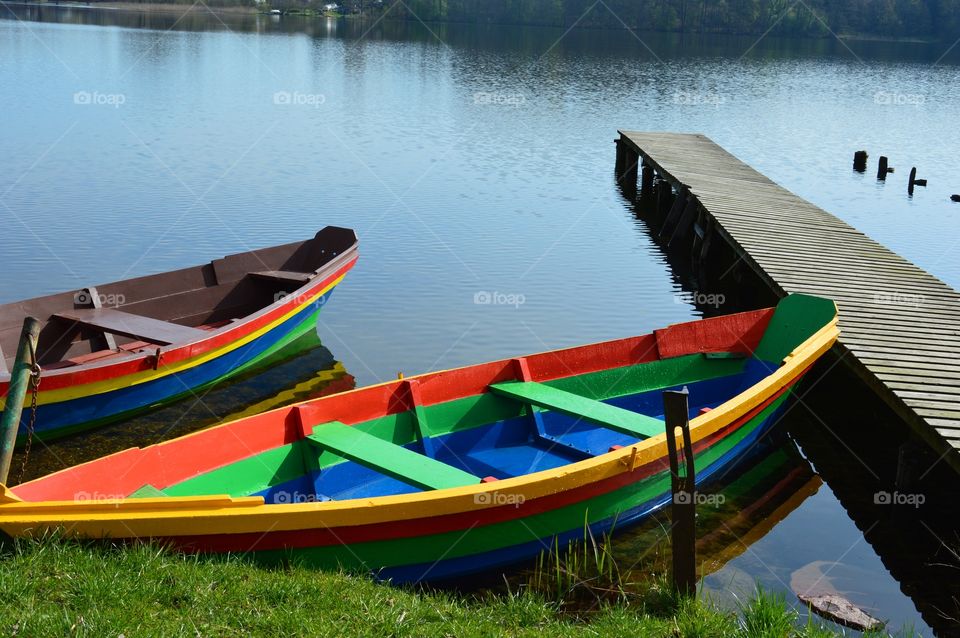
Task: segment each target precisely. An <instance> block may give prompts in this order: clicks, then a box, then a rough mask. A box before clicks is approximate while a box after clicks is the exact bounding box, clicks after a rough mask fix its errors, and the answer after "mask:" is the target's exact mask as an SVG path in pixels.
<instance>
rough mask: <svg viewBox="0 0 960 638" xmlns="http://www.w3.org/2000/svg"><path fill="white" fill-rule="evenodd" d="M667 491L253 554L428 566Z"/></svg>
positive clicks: (716, 451) (653, 480) (566, 526)
mask: <svg viewBox="0 0 960 638" xmlns="http://www.w3.org/2000/svg"><path fill="white" fill-rule="evenodd" d="M786 396H787V395H784V396H783V397H780V398H779V399H777V400H776V401H775V402H774V403H773V404H771V405H770V406H769V407H767V409H765V410H764V411H763V412H761V413H760V414H759V415H757V416H756V417H754V418H753V419H751V420H750V421H749V422H748V423H746V424H744V425H743V426H742V427H741V428H740V429H739V430H738V431H737V432H734V433H732V434H731V435H730V436H728V437H726V438H724V439H722V440H721V441H718V442H717V443H715V444H714V445H713V446H711V447H710V448H708V449H707V450H703V451H701V452H700V453H699V454H698V455H696V457H695V463H696V465H697V466H698V467H708V466H709V465H710V464H711V463H713V462H715V461H716V460H717V459H719V458H720V457H721V456H723V455H724V454H725V453H727V452H729V451H730V450H731V449H732V448H734V447H735V446H736V445H737V444H738V443H740V442H741V441H742V440H743V439H744V438H745V437H747V436H748V435H750V434H751V433H752V432H753V431H754V430H755V429H756V428H757V427H758V426H759V425H760V424H761V423H762V422H763V421H764V420H765V419H766V418H767V417H769V416H770V414H771V413H772V412H773V411H774V410H776V409H777V407H779V405H780V404H781V403H782V402H783V400H785V398H786ZM669 491H670V475H669V472H666V471H665V472H662V473H660V474H656V475H654V476H651V477H648V478H646V479H644V480H642V481H638V482H636V483H633V484H631V485H627V486H625V487H622V488H620V489H618V490H615V491H613V492H610V493H608V494H604V495H601V496H599V497H596V498H593V499H590V500H588V501H585V502H582V503H576V504H573V505H569V506H566V507H563V508H558V509H555V510H551V511H548V512H543V513H540V514H535V515H532V516H529V517H526V518H523V519H517V520H512V521H505V522H503V523H495V524H493V525H487V526H477V527H473V528H470V529H468V530H458V531H453V532H444V533H441V534H432V535H429V536H421V537H415V538H396V539H390V540H384V541H374V542H369V543H353V544H350V545H331V546H324V547H312V548H304V549H298V550H293V551H287V550H268V551H261V552H255V556H256V557H257V558H258V559H259V560H262V561H264V562H266V563H277V562H283V561H286V560H289V558H290V557H291V556H293V557H294V558H295V559H296V560H299V561H302V562H303V563H304V564H306V565H309V566H313V567H320V568H335V567H343V568H345V569H371V568H374V569H375V568H378V567H384V566H401V565H416V564H420V563H430V562H432V561H435V560H439V559H450V558H457V557H462V556H470V555H473V554H480V553H484V552H489V551H493V550H497V549H501V548H504V547H509V546H511V545H517V544H520V543H526V542H530V541H533V540H537V539H541V538H549V537H551V536H554V535H556V534H561V533H563V532H569V531H575V530H582V529H583V527H584V523H585V522H589V523H591V524H592V523H597V522H600V521H603V520H607V519H610V518H613V517H616V516H617V515H618V514H620V513H621V512H624V511H626V510H629V509H631V508H634V507H637V506H639V505H642V504H643V503H646V502H648V501H650V500H653V499H655V498H658V497H660V496H662V495H665V494H667V493H668V492H669ZM544 549H549V548H548V547H545V548H544Z"/></svg>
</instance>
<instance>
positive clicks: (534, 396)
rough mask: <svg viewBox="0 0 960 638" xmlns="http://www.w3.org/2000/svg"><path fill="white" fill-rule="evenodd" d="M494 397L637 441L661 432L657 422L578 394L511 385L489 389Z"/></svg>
mask: <svg viewBox="0 0 960 638" xmlns="http://www.w3.org/2000/svg"><path fill="white" fill-rule="evenodd" d="M490 390H491V391H492V392H494V393H495V394H499V395H501V396H505V397H510V398H511V399H515V400H517V401H523V402H525V403H530V404H532V405H535V406H538V407H541V408H545V409H548V410H556V411H557V412H563V413H564V414H569V415H570V416H574V417H579V418H582V419H585V420H587V421H590V422H592V423H596V424H598V425H602V426H604V427H607V428H610V429H611V430H616V431H617V432H623V433H624V434H629V435H631V436H636V437H637V438H638V439H645V438H649V437H651V436H656V435H658V434H661V433H663V432H664V427H665V426H664V423H663V421H661V420H660V419H655V418H654V417H651V416H647V415H645V414H640V413H638V412H632V411H630V410H624V409H623V408H618V407H617V406H615V405H609V404H607V403H603V402H602V401H596V400H594V399H590V398H587V397H584V396H580V395H579V394H573V393H571V392H565V391H563V390H558V389H557V388H554V387H551V386H548V385H544V384H542V383H532V382H523V381H512V382H507V383H496V384H493V385H491V386H490Z"/></svg>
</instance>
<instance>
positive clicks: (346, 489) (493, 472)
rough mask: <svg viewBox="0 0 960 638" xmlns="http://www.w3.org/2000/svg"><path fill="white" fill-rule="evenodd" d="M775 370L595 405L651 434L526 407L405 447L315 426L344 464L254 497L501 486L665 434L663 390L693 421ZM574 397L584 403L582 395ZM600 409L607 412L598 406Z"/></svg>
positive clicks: (752, 367) (760, 366)
mask: <svg viewBox="0 0 960 638" xmlns="http://www.w3.org/2000/svg"><path fill="white" fill-rule="evenodd" d="M773 367H775V366H773V365H772V364H769V363H766V362H763V361H759V360H756V359H748V360H746V361H745V362H744V365H743V367H742V368H741V372H740V373H739V374H735V375H730V376H724V377H718V378H713V379H708V380H702V381H697V382H693V383H688V384H686V385H685V386H681V387H665V388H659V389H656V390H652V391H647V392H641V393H637V394H630V395H626V396H618V397H614V398H610V399H607V400H604V401H602V402H601V401H596V402H594V403H597V404H602V405H605V406H610V408H609V409H612V410H613V414H614V415H615V416H629V415H627V414H624V413H621V412H618V410H622V411H627V412H629V413H632V414H633V415H637V416H638V419H637V421H638V422H639V423H641V424H643V427H647V426H648V425H649V426H650V427H649V434H648V435H638V434H636V433H632V434H631V433H628V432H626V431H622V430H621V431H618V429H614V428H612V427H608V426H607V425H604V424H601V423H598V422H597V421H596V420H592V419H590V418H584V416H583V415H574V414H570V413H564V412H562V411H560V410H555V409H549V410H548V409H536V408H533V409H530V406H527V407H528V410H527V412H528V414H524V415H523V416H520V417H516V418H510V419H505V420H500V421H496V422H493V423H489V424H487V425H482V426H479V427H473V428H469V429H465V430H459V431H455V432H452V433H449V434H444V435H441V436H434V437H426V438H424V439H422V440H419V441H414V442H412V443H409V444H407V445H405V446H402V447H401V446H396V445H394V444H393V443H389V442H387V441H383V440H381V439H377V437H374V436H373V435H370V434H366V433H364V432H358V431H356V429H355V428H350V427H347V426H343V425H342V424H338V423H333V424H319V425H318V426H317V427H316V428H314V436H312V437H308V438H309V439H312V440H313V443H315V444H316V445H317V446H318V447H320V448H321V449H326V450H327V451H331V452H333V453H335V454H338V455H341V456H343V457H344V458H345V460H344V461H343V462H338V463H335V464H333V465H328V466H326V467H323V468H322V469H318V470H315V471H311V472H309V473H307V474H304V475H302V476H299V477H298V478H296V479H293V480H289V481H285V482H282V483H279V484H276V485H272V486H270V487H269V488H266V489H263V490H261V491H258V492H255V493H254V494H253V495H257V496H262V497H263V498H264V501H265V502H267V503H289V502H291V500H300V501H309V500H317V501H326V500H331V499H332V500H345V499H355V498H370V497H376V496H389V495H395V494H408V493H415V492H420V491H424V490H429V489H438V488H442V487H454V486H458V485H469V484H476V483H478V482H480V481H481V480H486V481H491V480H501V479H507V478H511V477H515V476H521V475H525V474H530V473H533V472H539V471H541V470H548V469H552V468H556V467H560V466H563V465H567V464H569V463H573V462H576V461H581V460H584V459H588V458H591V457H595V456H598V455H601V454H605V453H607V452H609V451H611V450H612V449H614V448H615V447H616V446H628V445H632V444H634V443H636V442H637V441H638V440H643V439H644V438H646V436H653V435H656V434H659V433H660V432H663V431H664V430H665V425H664V423H663V418H664V415H663V396H662V393H663V391H664V390H680V389H682V387H686V388H687V389H688V391H689V406H690V418H694V417H696V416H697V415H699V414H700V413H701V411H703V410H705V409H713V408H716V407H717V406H719V405H721V404H722V403H724V402H726V401H728V400H730V399H731V398H733V397H734V396H736V395H737V394H739V393H740V392H741V391H743V390H745V389H747V388H749V387H750V386H752V385H754V384H756V383H757V382H758V381H759V380H761V379H763V378H764V377H766V376H767V375H769V374H770V372H771V370H772V368H773ZM535 385H536V384H535ZM560 394H561V395H563V394H569V393H563V392H560ZM561 398H562V397H561ZM574 398H575V399H578V400H581V401H582V400H583V399H584V398H585V397H579V396H578V397H574ZM600 409H602V410H607V409H608V408H603V407H602V406H601V407H600ZM534 413H536V414H537V417H536V418H534V416H533V414H534ZM626 421H627V422H629V421H631V419H626ZM328 426H329V427H328ZM628 427H632V426H628ZM381 445H384V446H390V447H391V448H392V453H391V454H383V455H379V456H378V455H377V454H376V453H375V452H376V448H377V447H379V446H381ZM353 448H357V449H356V452H357V453H356V454H353V453H352V452H353ZM378 459H379V460H378ZM438 476H439V478H437V477H438ZM292 495H296V496H292Z"/></svg>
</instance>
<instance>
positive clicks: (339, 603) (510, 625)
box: [0, 541, 833, 638]
mask: <svg viewBox="0 0 960 638" xmlns="http://www.w3.org/2000/svg"><path fill="white" fill-rule="evenodd" d="M514 589H518V588H514ZM653 589H654V590H656V587H654V588H653ZM573 632H576V633H578V634H579V633H581V632H582V633H583V634H584V635H602V636H645V637H658V636H663V637H671V638H677V637H681V636H691V637H693V636H697V637H703V638H707V637H711V636H717V637H721V636H744V637H758V638H759V637H761V636H762V637H767V636H770V637H774V636H776V637H778V638H779V637H786V636H796V637H803V638H813V637H820V636H830V635H833V634H831V633H830V632H828V631H826V630H823V629H820V628H818V627H814V626H798V625H797V623H796V613H795V612H792V611H790V610H788V608H787V606H786V604H785V602H784V601H783V600H782V599H778V598H776V597H774V596H770V595H768V594H763V593H762V592H761V593H760V594H759V595H758V597H757V598H755V599H754V600H752V601H750V602H749V603H746V604H745V605H744V607H743V608H742V609H741V610H740V611H739V612H738V613H730V612H722V611H719V610H716V609H714V608H713V607H711V606H710V605H709V604H706V603H703V602H701V601H683V600H680V599H677V598H676V597H673V596H672V595H669V594H666V593H665V592H663V591H651V592H650V593H649V595H648V597H647V598H646V599H644V600H640V601H634V602H632V603H631V604H606V603H604V604H601V605H600V606H599V607H598V608H594V609H584V608H580V609H579V610H578V611H577V612H576V613H571V612H570V611H569V610H567V611H565V610H564V609H563V605H562V604H560V605H558V603H557V602H555V601H551V600H549V597H544V596H543V595H542V593H534V592H533V591H532V590H530V589H528V588H526V587H522V588H519V591H513V592H507V593H502V592H501V593H490V592H487V593H476V594H456V593H450V592H438V591H427V590H417V589H409V588H398V587H391V586H389V585H385V584H380V583H376V582H374V581H372V580H371V579H370V578H368V577H366V576H356V575H349V574H342V573H329V572H318V571H315V570H309V569H305V568H298V567H290V568H287V569H262V568H259V567H256V566H254V565H251V564H249V563H247V562H245V561H244V560H242V559H240V558H233V559H225V560H205V559H198V558H194V557H183V556H179V555H176V554H172V553H169V552H167V551H165V550H162V549H159V548H156V547H150V546H136V547H129V548H125V549H121V548H111V547H105V546H103V545H87V544H78V543H73V542H62V541H45V542H17V543H7V544H5V545H4V547H3V549H2V555H0V635H17V636H63V635H90V636H119V635H124V636H181V635H182V636H187V635H189V636H232V635H237V634H239V633H250V634H255V635H270V636H277V635H358V636H361V635H369V636H406V635H410V636H492V635H509V636H536V637H537V638H549V637H550V636H569V635H571V634H572V633H573Z"/></svg>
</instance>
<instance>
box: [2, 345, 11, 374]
mask: <svg viewBox="0 0 960 638" xmlns="http://www.w3.org/2000/svg"><path fill="white" fill-rule="evenodd" d="M0 374H10V368H8V367H7V358H6V357H5V356H4V355H3V347H2V346H0Z"/></svg>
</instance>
